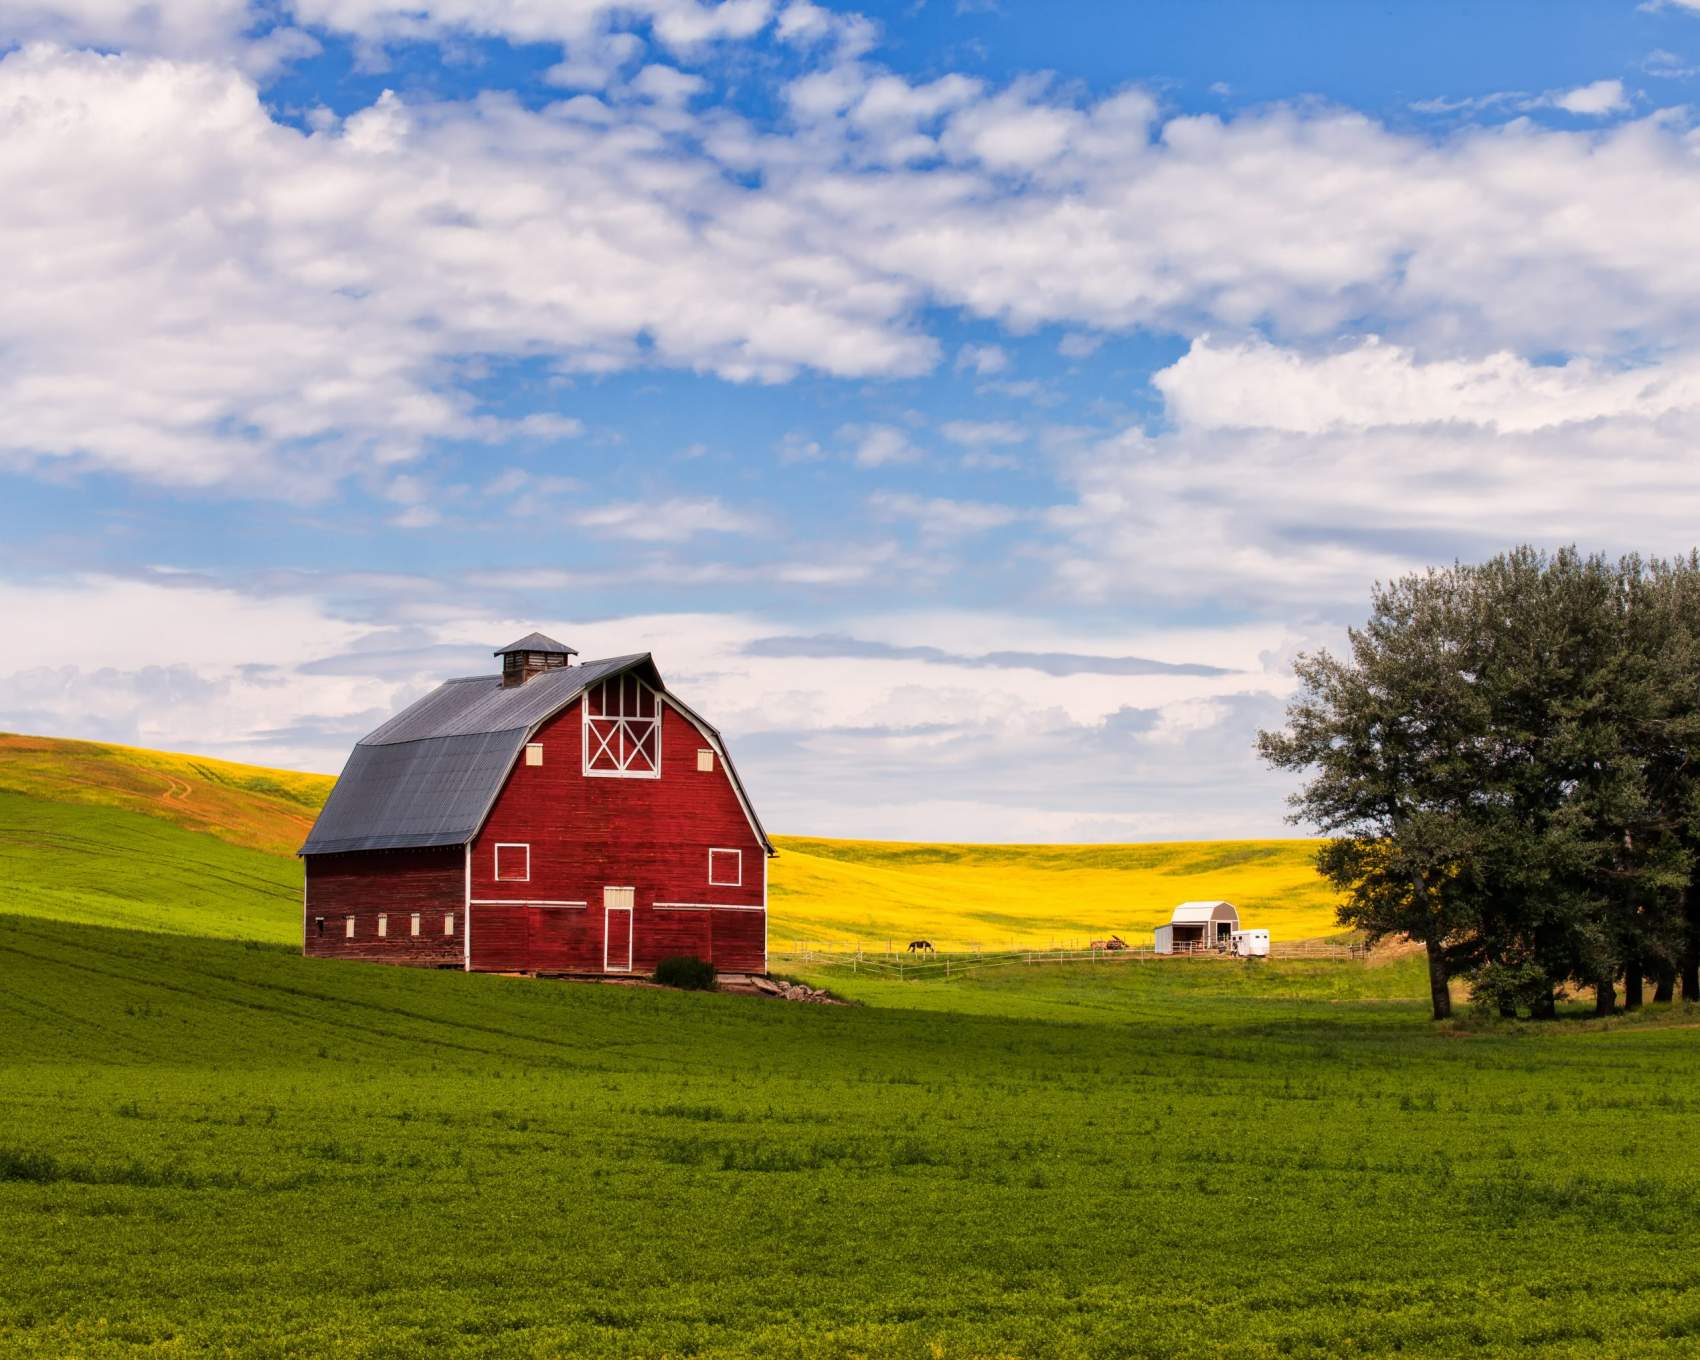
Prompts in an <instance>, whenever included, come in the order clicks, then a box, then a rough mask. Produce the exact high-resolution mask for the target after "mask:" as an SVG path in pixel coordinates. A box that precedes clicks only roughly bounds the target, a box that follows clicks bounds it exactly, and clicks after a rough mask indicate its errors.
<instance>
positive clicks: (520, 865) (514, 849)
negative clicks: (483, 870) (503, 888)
mask: <svg viewBox="0 0 1700 1360" xmlns="http://www.w3.org/2000/svg"><path fill="white" fill-rule="evenodd" d="M495 868H496V881H497V882H498V883H529V882H531V847H530V846H529V845H525V844H521V843H519V842H515V841H500V842H498V843H497V845H496V865H495Z"/></svg>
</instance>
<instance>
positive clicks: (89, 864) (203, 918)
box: [0, 734, 1337, 952]
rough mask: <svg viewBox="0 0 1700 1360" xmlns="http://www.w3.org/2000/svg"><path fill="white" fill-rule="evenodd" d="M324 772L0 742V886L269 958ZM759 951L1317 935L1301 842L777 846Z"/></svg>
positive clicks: (59, 908) (791, 842)
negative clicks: (1228, 908)
mask: <svg viewBox="0 0 1700 1360" xmlns="http://www.w3.org/2000/svg"><path fill="white" fill-rule="evenodd" d="M332 782H333V781H332V779H331V778H330V776H328V775H316V774H301V773H297V772H294V771H287V770H272V769H265V768H261V767H259V766H252V765H240V764H235V763H232V762H229V761H222V760H212V759H208V758H205V757H201V756H186V755H176V754H171V753H168V752H162V751H149V750H142V749H139V748H135V747H128V746H113V745H107V744H103V743H98V742H84V741H63V740H58V739H54V738H48V737H27V736H17V735H3V734H0V875H3V883H4V889H5V892H6V893H7V895H8V897H9V900H10V902H11V904H12V905H11V906H10V907H9V908H0V909H9V910H27V911H28V912H30V913H31V914H35V915H41V916H46V917H51V918H54V919H58V920H65V921H79V922H83V923H86V924H91V925H118V926H128V927H132V928H139V929H153V930H168V931H175V932H178V933H183V934H194V935H205V936H210V937H216V938H245V939H255V940H267V941H274V942H277V943H285V942H288V941H291V940H294V939H296V938H298V936H297V931H298V929H299V927H298V919H299V918H298V911H299V906H298V904H299V902H300V892H301V870H300V866H299V864H298V863H297V861H296V860H295V859H294V853H295V850H296V848H297V847H298V846H299V845H300V844H301V842H302V840H303V839H304V838H305V837H306V834H307V829H308V827H309V826H311V824H312V821H313V817H314V815H315V814H316V812H317V810H318V808H319V806H320V804H321V803H322V802H323V801H324V799H325V796H326V795H327V794H328V793H329V791H330V787H331V784H332ZM774 840H775V844H776V845H777V847H778V849H779V852H780V853H779V857H778V859H776V860H775V861H773V863H772V866H771V878H770V884H771V887H770V907H771V911H772V925H771V932H770V934H771V938H772V941H773V947H774V949H775V951H776V952H777V951H779V950H782V949H786V948H788V947H790V945H791V943H792V942H794V941H796V942H800V941H810V942H817V943H833V944H838V945H849V944H861V945H863V946H866V947H871V948H878V949H883V948H885V947H886V946H887V945H888V944H895V945H896V946H897V947H899V948H901V947H902V946H903V944H905V943H906V942H907V941H908V940H910V939H912V938H914V937H915V936H917V935H924V936H926V937H927V938H929V939H931V940H932V941H933V942H934V943H935V944H937V945H938V946H940V947H941V948H948V949H970V948H974V947H976V946H979V947H984V948H987V949H993V948H1007V947H1010V946H1012V945H1018V946H1029V947H1035V948H1042V947H1046V946H1050V945H1054V944H1057V943H1068V942H1074V943H1084V942H1085V941H1086V940H1087V939H1089V938H1091V937H1094V936H1098V935H1102V934H1106V933H1109V932H1111V931H1114V932H1117V933H1119V934H1120V935H1121V936H1122V937H1123V938H1124V939H1126V940H1128V941H1129V942H1130V943H1142V942H1149V940H1150V935H1151V927H1152V926H1153V925H1155V924H1157V923H1158V922H1161V921H1163V920H1166V919H1167V918H1168V913H1169V910H1170V908H1171V907H1172V906H1173V905H1174V903H1176V902H1179V901H1183V900H1186V899H1188V898H1200V897H1222V898H1227V899H1229V900H1231V901H1233V902H1235V903H1237V904H1238V905H1239V907H1240V910H1241V916H1242V919H1243V920H1244V921H1245V922H1246V923H1247V924H1255V925H1261V926H1266V927H1268V928H1269V929H1270V930H1271V931H1273V932H1274V934H1275V936H1276V938H1278V939H1286V940H1293V939H1304V938H1310V937H1314V936H1318V935H1326V934H1330V933H1332V932H1333V931H1334V930H1336V929H1337V927H1336V926H1335V924H1334V897H1333V894H1332V893H1331V892H1330V890H1329V889H1328V887H1327V885H1326V884H1324V883H1323V882H1322V881H1321V880H1320V879H1318V878H1317V877H1316V874H1315V873H1314V871H1313V870H1312V868H1311V862H1310V857H1311V852H1312V849H1313V847H1312V844H1311V843H1310V842H1308V841H1302V840H1275V841H1216V842H1203V841H1201V842H1173V843H1154V844H1148V845H947V844H939V845H930V844H907V843H899V842H879V841H850V840H826V839H819V838H811V837H798V836H776V837H775V838H774Z"/></svg>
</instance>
